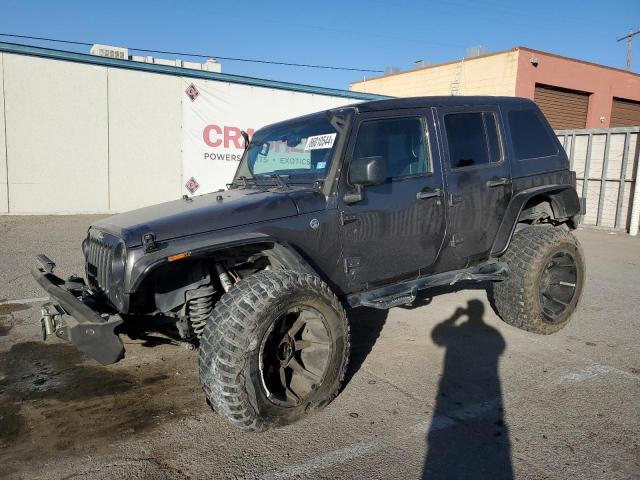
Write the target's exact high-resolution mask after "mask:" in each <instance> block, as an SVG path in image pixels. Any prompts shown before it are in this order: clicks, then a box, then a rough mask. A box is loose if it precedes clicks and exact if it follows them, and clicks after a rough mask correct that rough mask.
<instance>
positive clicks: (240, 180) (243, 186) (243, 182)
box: [231, 175, 256, 188]
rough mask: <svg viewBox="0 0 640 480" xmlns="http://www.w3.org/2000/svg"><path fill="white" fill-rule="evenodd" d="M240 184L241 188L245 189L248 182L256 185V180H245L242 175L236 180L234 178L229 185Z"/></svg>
mask: <svg viewBox="0 0 640 480" xmlns="http://www.w3.org/2000/svg"><path fill="white" fill-rule="evenodd" d="M238 181H239V182H242V188H247V187H248V186H249V183H248V182H253V184H254V185H255V184H256V179H255V178H247V177H245V176H244V175H240V176H239V177H238V178H235V179H234V180H233V182H232V183H231V185H237V182H238Z"/></svg>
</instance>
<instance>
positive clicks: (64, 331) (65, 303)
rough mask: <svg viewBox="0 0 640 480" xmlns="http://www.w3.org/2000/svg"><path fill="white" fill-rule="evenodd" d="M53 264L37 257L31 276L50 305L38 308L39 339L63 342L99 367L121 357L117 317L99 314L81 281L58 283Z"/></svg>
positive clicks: (122, 352)
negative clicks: (73, 346) (48, 297)
mask: <svg viewBox="0 0 640 480" xmlns="http://www.w3.org/2000/svg"><path fill="white" fill-rule="evenodd" d="M54 268H55V263H54V262H53V261H51V260H50V259H49V258H47V257H46V256H44V255H39V256H38V258H37V266H36V267H35V268H33V269H32V270H31V274H32V275H33V277H34V278H35V280H36V281H37V282H38V284H40V286H41V287H42V288H43V289H44V290H45V291H46V292H47V293H48V294H49V296H50V298H51V302H49V303H46V304H45V305H43V306H42V318H41V319H40V321H41V323H42V332H43V337H44V338H45V339H46V338H47V337H48V336H50V335H55V336H56V337H58V338H61V339H63V340H67V341H68V342H71V343H72V344H74V345H75V346H76V347H77V348H78V350H80V351H82V352H84V353H86V354H87V355H89V356H90V357H92V358H94V359H95V360H97V361H98V362H100V363H101V364H103V365H109V364H111V363H115V362H117V361H118V360H120V359H121V358H123V357H124V345H123V344H122V340H120V337H119V336H118V335H117V334H116V333H115V331H114V329H115V328H116V327H117V326H118V325H120V324H121V323H122V318H121V317H120V316H118V315H109V314H102V313H100V312H99V311H98V310H96V309H95V304H96V302H95V301H93V299H92V297H91V296H90V295H89V293H88V292H87V290H86V287H85V285H84V281H82V280H81V279H77V278H71V279H69V280H68V281H65V280H62V279H61V278H59V277H57V276H56V275H54V274H53V269H54Z"/></svg>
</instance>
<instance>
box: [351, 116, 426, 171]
mask: <svg viewBox="0 0 640 480" xmlns="http://www.w3.org/2000/svg"><path fill="white" fill-rule="evenodd" d="M377 156H382V157H384V158H385V160H386V163H387V178H399V177H406V176H409V175H418V174H423V173H428V172H429V171H430V168H431V164H430V160H429V155H428V148H427V139H426V136H425V129H424V125H423V123H422V120H421V119H420V118H417V117H413V118H390V119H386V120H372V121H370V122H363V123H362V125H360V129H359V130H358V138H357V139H356V146H355V150H354V158H362V157H377Z"/></svg>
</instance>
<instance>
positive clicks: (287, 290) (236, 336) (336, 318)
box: [199, 270, 349, 431]
mask: <svg viewBox="0 0 640 480" xmlns="http://www.w3.org/2000/svg"><path fill="white" fill-rule="evenodd" d="M305 302H306V303H311V304H313V305H315V307H316V308H318V309H320V310H322V311H323V312H326V313H327V315H326V316H327V317H328V318H327V323H328V324H329V326H330V332H331V342H332V343H331V354H330V357H329V360H328V362H329V363H328V366H327V369H326V373H325V375H324V378H323V380H322V382H321V383H320V384H319V385H318V386H317V388H316V389H315V390H313V392H312V393H311V398H309V399H307V400H308V401H305V402H303V403H301V404H300V405H297V406H289V407H283V406H281V405H277V404H274V403H273V402H272V401H271V400H270V399H269V398H268V396H267V393H266V391H265V387H264V386H263V382H262V377H261V373H260V372H261V370H260V363H259V356H260V346H261V345H262V344H263V341H264V339H265V338H266V335H268V334H269V329H270V327H271V325H272V323H273V322H275V321H276V319H277V318H278V317H279V316H281V315H282V312H283V311H286V309H287V308H290V306H291V305H297V304H300V303H305ZM348 359H349V324H348V322H347V317H346V313H345V311H344V308H343V307H342V305H341V304H340V302H339V301H338V299H337V298H336V296H335V295H334V294H333V293H332V291H331V290H330V288H329V287H328V286H327V285H326V284H325V283H324V282H323V281H322V280H320V279H319V278H318V277H315V276H313V275H309V274H306V273H297V272H292V271H287V270H269V271H261V272H258V273H256V274H254V275H252V276H250V277H248V278H246V279H243V280H241V281H240V282H238V283H237V284H235V285H234V286H233V287H232V288H231V289H230V290H229V291H228V292H227V293H225V294H224V295H223V296H222V298H221V299H220V300H219V301H218V303H217V304H216V306H215V309H214V311H213V314H212V318H211V319H210V321H209V322H208V323H207V326H206V327H205V329H204V332H203V335H202V337H201V339H200V352H199V371H200V382H201V383H202V386H203V389H204V391H205V393H206V395H207V398H208V400H209V402H210V404H211V406H212V408H213V409H214V410H215V411H216V412H217V413H218V414H219V415H220V416H222V417H223V418H225V419H226V420H227V421H228V422H230V423H231V424H232V425H234V426H236V427H238V428H240V429H241V430H245V431H263V430H267V429H269V428H272V427H278V426H283V425H287V424H290V423H293V422H295V421H297V420H299V419H301V418H302V417H304V416H305V415H308V414H309V413H311V412H313V411H317V410H320V409H322V408H324V407H325V406H326V405H327V404H328V403H329V402H331V401H332V400H333V399H334V397H335V396H336V395H337V394H338V392H339V390H340V388H341V385H342V381H343V380H344V376H345V371H346V367H347V362H348Z"/></svg>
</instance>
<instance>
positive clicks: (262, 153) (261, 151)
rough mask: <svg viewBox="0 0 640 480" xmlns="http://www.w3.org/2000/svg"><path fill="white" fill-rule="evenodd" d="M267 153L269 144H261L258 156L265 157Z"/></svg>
mask: <svg viewBox="0 0 640 480" xmlns="http://www.w3.org/2000/svg"><path fill="white" fill-rule="evenodd" d="M267 153H269V144H268V143H263V144H262V149H261V150H260V155H266V154H267Z"/></svg>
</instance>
